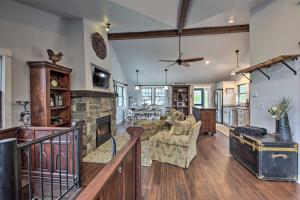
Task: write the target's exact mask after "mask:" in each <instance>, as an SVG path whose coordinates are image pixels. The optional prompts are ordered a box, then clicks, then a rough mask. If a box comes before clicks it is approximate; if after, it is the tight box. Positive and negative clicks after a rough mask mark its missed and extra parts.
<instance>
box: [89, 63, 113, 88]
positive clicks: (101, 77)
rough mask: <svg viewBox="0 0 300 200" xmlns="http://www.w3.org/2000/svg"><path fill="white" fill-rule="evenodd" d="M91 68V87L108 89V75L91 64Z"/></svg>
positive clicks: (105, 71)
mask: <svg viewBox="0 0 300 200" xmlns="http://www.w3.org/2000/svg"><path fill="white" fill-rule="evenodd" d="M92 66H93V67H94V70H93V85H94V86H96V87H102V88H108V87H109V82H110V73H109V72H108V71H107V70H105V69H103V68H101V67H99V66H97V65H95V64H92Z"/></svg>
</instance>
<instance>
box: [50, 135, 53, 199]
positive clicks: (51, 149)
mask: <svg viewBox="0 0 300 200" xmlns="http://www.w3.org/2000/svg"><path fill="white" fill-rule="evenodd" d="M50 178H51V181H50V182H51V199H53V147H52V138H51V139H50Z"/></svg>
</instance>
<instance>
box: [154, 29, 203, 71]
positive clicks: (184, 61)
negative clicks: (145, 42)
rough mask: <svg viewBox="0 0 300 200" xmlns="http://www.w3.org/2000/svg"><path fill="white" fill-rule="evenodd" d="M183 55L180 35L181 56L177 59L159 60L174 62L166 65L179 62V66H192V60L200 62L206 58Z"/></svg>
mask: <svg viewBox="0 0 300 200" xmlns="http://www.w3.org/2000/svg"><path fill="white" fill-rule="evenodd" d="M182 55H183V54H182V53H181V35H179V57H178V59H177V60H159V61H160V62H171V63H172V64H170V65H168V66H166V67H171V66H173V65H176V64H178V65H179V66H184V67H190V62H198V61H202V60H203V59H204V58H203V57H198V58H189V59H183V56H182Z"/></svg>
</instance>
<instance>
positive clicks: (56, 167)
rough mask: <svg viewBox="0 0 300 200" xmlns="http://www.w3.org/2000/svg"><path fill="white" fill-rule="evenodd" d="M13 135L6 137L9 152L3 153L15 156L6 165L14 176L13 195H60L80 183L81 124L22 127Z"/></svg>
mask: <svg viewBox="0 0 300 200" xmlns="http://www.w3.org/2000/svg"><path fill="white" fill-rule="evenodd" d="M16 135H17V140H16V139H15V140H14V139H8V142H9V143H10V144H9V145H10V146H9V148H6V149H7V150H9V149H10V150H11V151H12V152H6V154H5V155H6V156H7V155H10V156H11V157H12V158H13V159H14V161H11V162H8V163H7V166H6V169H7V171H8V173H9V172H10V176H12V175H13V176H15V178H14V181H13V180H12V181H11V183H12V184H11V185H10V186H11V187H10V190H12V191H10V192H11V194H13V193H15V196H14V198H12V199H62V198H63V197H65V196H66V195H67V194H68V192H69V191H71V190H72V189H73V188H75V187H80V183H81V182H80V175H81V171H80V167H81V135H82V125H80V126H79V125H77V126H75V127H72V128H52V127H33V128H32V127H30V128H22V129H20V130H18V133H17V134H16ZM2 141H5V140H2ZM0 147H1V144H0ZM4 147H5V146H4ZM2 155H4V154H2ZM10 166H11V167H10ZM10 168H12V169H14V170H13V171H12V170H9V169H10ZM13 183H14V184H13ZM13 185H15V187H13ZM13 190H15V191H13ZM0 195H1V194H0Z"/></svg>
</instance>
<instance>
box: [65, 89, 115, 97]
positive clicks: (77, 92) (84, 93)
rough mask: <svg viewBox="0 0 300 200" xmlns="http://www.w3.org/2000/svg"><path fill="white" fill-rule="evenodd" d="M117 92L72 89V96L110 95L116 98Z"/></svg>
mask: <svg viewBox="0 0 300 200" xmlns="http://www.w3.org/2000/svg"><path fill="white" fill-rule="evenodd" d="M116 96H117V94H116V93H113V92H101V91H94V90H72V91H71V97H108V98H114V97H116Z"/></svg>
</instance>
